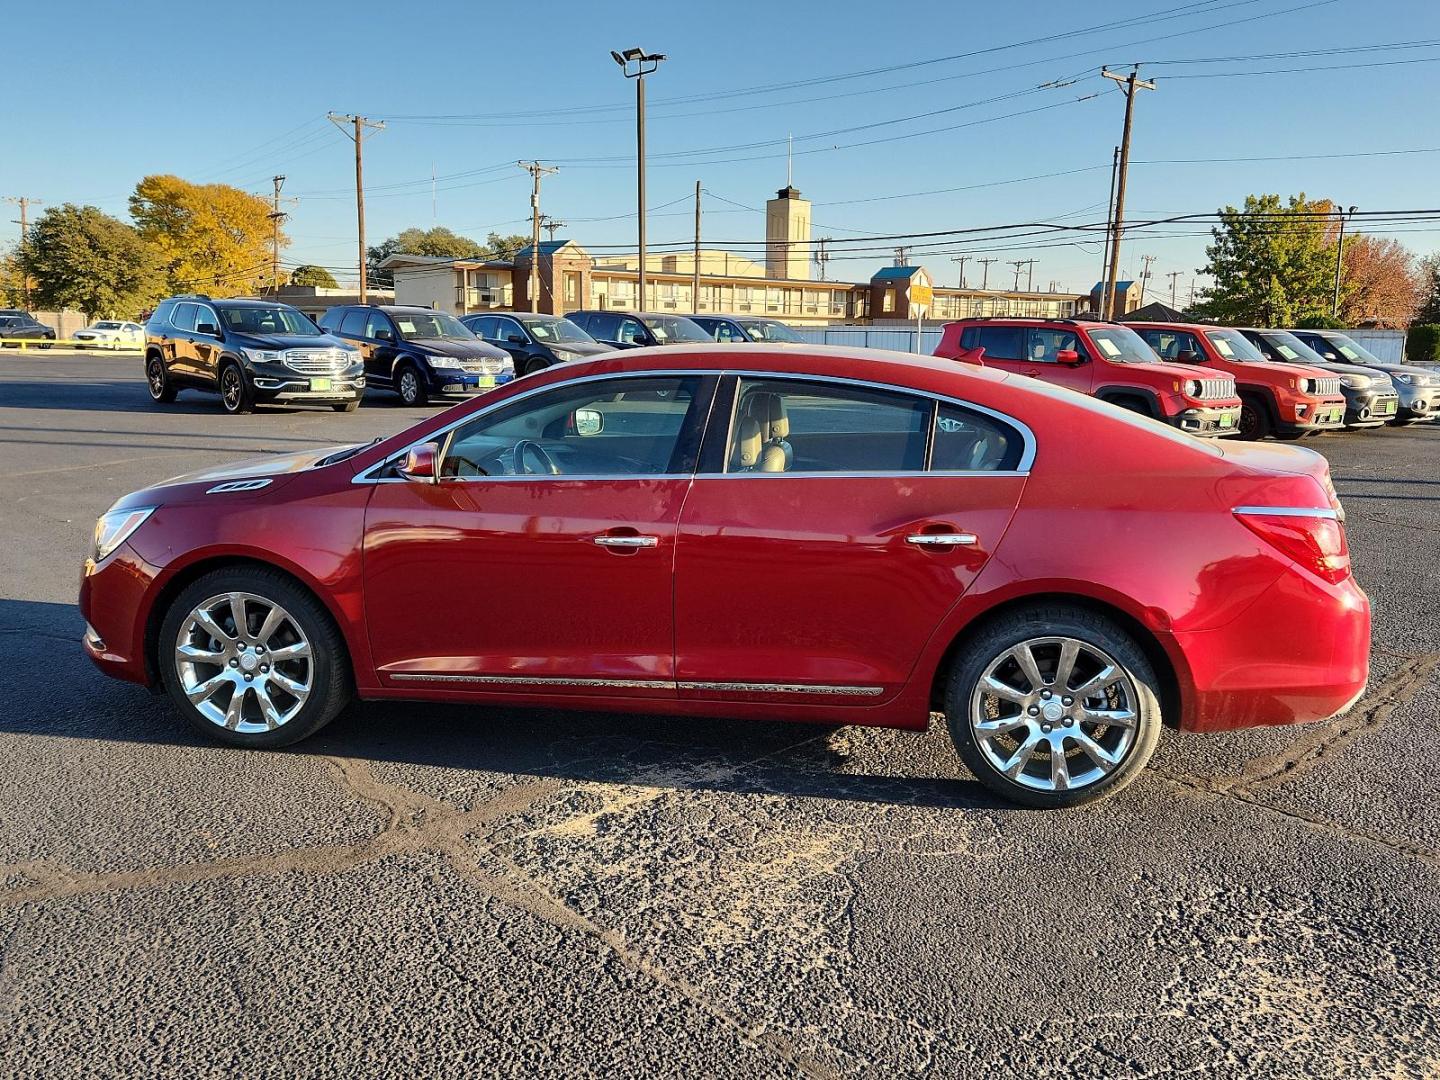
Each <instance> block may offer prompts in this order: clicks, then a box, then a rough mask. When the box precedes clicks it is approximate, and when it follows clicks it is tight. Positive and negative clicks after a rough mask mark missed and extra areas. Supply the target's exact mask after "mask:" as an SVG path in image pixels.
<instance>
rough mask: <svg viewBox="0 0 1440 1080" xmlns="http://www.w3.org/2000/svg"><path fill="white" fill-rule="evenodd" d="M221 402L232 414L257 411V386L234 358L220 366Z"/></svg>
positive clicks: (237, 414)
mask: <svg viewBox="0 0 1440 1080" xmlns="http://www.w3.org/2000/svg"><path fill="white" fill-rule="evenodd" d="M220 404H221V405H222V406H223V407H224V409H225V411H226V412H227V413H229V414H230V415H231V416H240V415H241V414H243V413H252V412H254V411H255V388H254V387H253V386H251V385H250V380H249V379H247V378H246V377H245V372H244V370H243V369H242V368H241V367H240V365H239V364H237V363H235V361H234V360H227V361H226V362H225V364H224V365H223V366H222V367H221V368H220Z"/></svg>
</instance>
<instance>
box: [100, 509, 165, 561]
mask: <svg viewBox="0 0 1440 1080" xmlns="http://www.w3.org/2000/svg"><path fill="white" fill-rule="evenodd" d="M157 509H158V507H154V506H134V507H131V508H130V509H129V510H107V511H106V512H105V513H103V514H101V515H100V520H99V521H97V522H95V543H94V545H93V547H92V548H91V549H90V558H91V559H92V560H94V561H95V562H97V563H98V562H100V560H102V559H104V558H105V556H107V555H109V554H110V553H111V552H112V551H114V550H115V549H116V548H118V547H119V546H120V545H121V544H123V543H124V542H125V541H126V540H128V539H129V538H130V534H131V533H133V532H134V531H135V530H136V529H138V528H140V526H141V525H144V524H145V519H146V518H148V517H149V516H150V515H151V514H153V513H154V512H155V511H156V510H157Z"/></svg>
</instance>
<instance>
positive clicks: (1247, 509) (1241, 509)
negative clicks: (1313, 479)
mask: <svg viewBox="0 0 1440 1080" xmlns="http://www.w3.org/2000/svg"><path fill="white" fill-rule="evenodd" d="M1230 512H1231V513H1232V514H1256V515H1264V516H1266V517H1314V518H1328V519H1329V520H1331V521H1338V520H1340V513H1339V511H1337V510H1335V509H1334V508H1332V507H1329V506H1326V507H1319V506H1236V507H1234V508H1232V509H1231V511H1230Z"/></svg>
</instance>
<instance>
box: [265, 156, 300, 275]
mask: <svg viewBox="0 0 1440 1080" xmlns="http://www.w3.org/2000/svg"><path fill="white" fill-rule="evenodd" d="M270 183H272V184H273V185H275V191H274V194H273V195H272V196H271V206H272V207H273V209H272V210H271V211H270V213H269V214H268V215H267V216H268V217H269V218H270V288H271V289H272V290H274V291H275V292H276V293H278V292H279V291H280V223H281V222H282V221H284V220H285V219H286V218H288V217H289V216H290V215H289V214H287V213H285V211H283V210H281V209H280V189H281V188H282V187H284V186H285V177H283V176H272V177H271V178H270ZM285 201H286V202H290V203H298V202H299V201H300V200H299V199H286V200H285Z"/></svg>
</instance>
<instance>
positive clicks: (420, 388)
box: [395, 360, 430, 406]
mask: <svg viewBox="0 0 1440 1080" xmlns="http://www.w3.org/2000/svg"><path fill="white" fill-rule="evenodd" d="M395 392H396V393H397V394H399V395H400V400H401V402H403V403H404V404H406V405H411V406H414V405H425V404H427V403H428V402H429V401H430V390H429V388H427V387H426V385H425V377H424V376H423V375H421V374H420V369H419V368H417V367H416V366H415V365H414V364H412V363H411V362H410V361H408V360H407V361H405V363H403V364H401V365H400V366H399V367H398V368H396V369H395Z"/></svg>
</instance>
